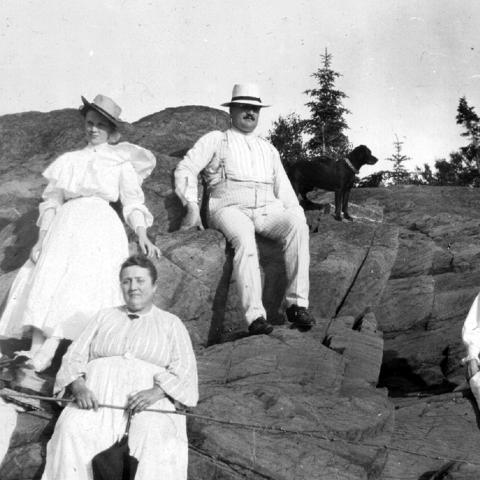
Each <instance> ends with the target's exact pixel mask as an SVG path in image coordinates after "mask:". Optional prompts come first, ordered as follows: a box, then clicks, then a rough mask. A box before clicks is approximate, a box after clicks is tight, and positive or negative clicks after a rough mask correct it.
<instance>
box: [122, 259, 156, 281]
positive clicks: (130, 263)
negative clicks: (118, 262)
mask: <svg viewBox="0 0 480 480" xmlns="http://www.w3.org/2000/svg"><path fill="white" fill-rule="evenodd" d="M128 267H142V268H146V269H147V270H148V271H149V273H150V277H151V279H152V283H155V282H156V281H157V269H156V268H155V265H154V264H153V263H152V261H151V260H149V259H148V258H147V257H145V256H144V255H132V256H131V257H128V258H127V259H126V260H125V261H124V262H123V263H122V266H121V267H120V274H119V276H120V279H121V278H122V272H123V271H124V270H125V269H126V268H128Z"/></svg>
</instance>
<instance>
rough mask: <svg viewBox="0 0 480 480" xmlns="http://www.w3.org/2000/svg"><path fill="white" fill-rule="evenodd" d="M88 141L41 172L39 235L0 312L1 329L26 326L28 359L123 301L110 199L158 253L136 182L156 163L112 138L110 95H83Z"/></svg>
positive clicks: (9, 331) (119, 233) (14, 334)
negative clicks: (29, 337)
mask: <svg viewBox="0 0 480 480" xmlns="http://www.w3.org/2000/svg"><path fill="white" fill-rule="evenodd" d="M82 101H83V106H82V107H81V109H80V112H81V114H82V115H83V116H84V117H85V133H86V138H87V142H88V145H87V146H86V147H85V148H83V149H81V150H77V151H73V152H68V153H65V154H63V155H61V156H60V157H59V158H57V159H56V160H55V161H54V162H53V163H52V164H51V165H50V166H49V167H48V168H47V169H46V170H45V172H44V173H43V176H44V177H45V178H46V179H47V180H48V185H47V187H46V188H45V191H44V192H43V195H42V198H43V202H42V203H40V206H39V211H40V214H39V218H38V221H37V225H38V227H39V234H38V241H37V243H36V244H35V245H34V247H33V248H32V251H31V254H30V258H29V260H28V261H27V262H26V263H25V265H24V266H23V267H22V268H21V269H20V271H19V273H18V274H17V277H16V278H15V280H14V282H13V284H12V287H11V289H10V292H9V296H8V299H7V303H6V307H5V310H4V312H3V315H2V317H1V319H0V336H1V337H4V338H5V337H6V338H21V337H22V335H23V333H24V332H25V331H26V330H30V329H31V330H32V345H31V349H30V351H28V352H21V353H22V354H25V355H26V356H27V357H29V361H28V364H29V365H30V366H31V367H33V368H34V369H35V370H36V371H37V372H40V371H43V370H45V369H46V368H48V366H50V364H51V361H52V358H53V356H54V354H55V351H56V349H57V346H58V344H59V342H60V340H61V339H62V338H66V339H71V340H74V339H76V338H77V337H78V336H79V335H80V333H81V332H82V330H83V328H84V327H85V325H86V323H87V322H88V321H89V320H90V318H91V316H92V315H93V314H95V313H96V312H98V311H99V310H100V309H102V308H106V307H111V306H116V305H120V304H122V295H121V291H120V287H119V285H118V282H117V281H116V275H117V272H118V270H119V267H120V265H121V264H122V262H123V261H124V260H125V259H126V258H127V257H128V240H127V235H126V233H125V229H124V227H123V225H122V222H121V220H120V218H119V217H118V215H117V213H116V212H115V211H114V210H113V208H112V207H111V206H110V205H109V202H115V201H117V200H120V201H121V203H122V207H123V216H124V218H125V221H126V222H127V223H128V224H129V225H130V226H131V227H132V229H133V230H134V231H135V232H136V234H137V236H138V243H139V246H140V249H141V250H142V252H143V253H144V254H146V255H148V256H149V257H153V256H159V254H160V252H159V250H158V248H157V247H156V246H155V245H154V244H152V243H151V242H150V240H149V239H148V237H147V233H146V231H147V228H148V227H149V226H151V225H152V223H153V217H152V215H151V213H150V212H149V211H148V209H147V208H146V206H145V204H144V195H143V191H142V188H141V184H142V181H143V179H144V178H146V177H147V176H148V175H149V174H150V173H151V171H152V170H153V168H154V167H155V157H154V156H153V154H152V153H151V152H150V151H148V150H146V149H144V148H142V147H138V146H136V145H133V144H131V143H127V142H122V143H117V144H115V142H118V139H119V137H120V135H119V133H118V125H119V123H120V122H121V120H120V118H119V117H120V112H121V109H120V107H119V106H118V105H117V104H116V103H115V102H114V101H113V100H112V99H110V98H109V97H106V96H104V95H97V96H96V97H95V99H94V100H93V102H89V101H87V100H86V99H85V98H84V97H82Z"/></svg>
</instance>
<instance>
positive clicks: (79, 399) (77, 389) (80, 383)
mask: <svg viewBox="0 0 480 480" xmlns="http://www.w3.org/2000/svg"><path fill="white" fill-rule="evenodd" d="M70 390H71V391H72V393H73V396H74V397H75V403H76V404H77V407H78V408H81V409H84V410H90V409H92V408H93V409H94V410H95V411H96V410H97V409H98V400H97V397H95V395H94V393H93V392H92V391H91V390H90V389H89V388H87V386H86V384H85V380H84V379H83V378H82V377H80V378H77V379H76V380H74V381H73V382H72V383H71V384H70Z"/></svg>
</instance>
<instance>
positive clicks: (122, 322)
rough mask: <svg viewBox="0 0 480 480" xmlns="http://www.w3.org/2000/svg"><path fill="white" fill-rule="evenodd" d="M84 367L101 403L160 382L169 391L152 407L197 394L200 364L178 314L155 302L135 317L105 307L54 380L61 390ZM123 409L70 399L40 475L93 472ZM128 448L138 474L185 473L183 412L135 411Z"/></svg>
mask: <svg viewBox="0 0 480 480" xmlns="http://www.w3.org/2000/svg"><path fill="white" fill-rule="evenodd" d="M82 374H83V375H85V381H86V384H87V387H88V388H89V389H90V390H92V391H93V393H94V394H95V396H96V398H97V399H98V401H99V403H100V404H107V405H118V406H125V405H126V403H127V397H128V395H130V394H132V393H136V392H138V391H140V390H144V389H149V388H152V387H153V386H154V385H158V386H159V387H161V388H162V389H163V391H164V392H165V393H166V394H167V395H168V397H169V398H163V399H161V400H159V401H157V402H156V403H154V404H153V405H152V406H151V407H150V408H156V409H162V410H167V411H175V406H174V403H173V401H172V400H176V401H178V402H180V403H182V404H183V405H186V406H195V404H196V403H197V401H198V380H197V366H196V362H195V356H194V353H193V349H192V344H191V341H190V337H189V335H188V332H187V329H186V328H185V327H184V325H183V324H182V322H181V320H180V319H179V318H178V317H176V316H175V315H172V314H170V313H168V312H165V311H163V310H160V309H159V308H157V307H155V306H152V308H151V310H150V311H149V312H147V313H144V314H141V315H140V317H139V318H137V319H135V320H130V319H129V318H128V316H127V311H126V310H125V308H124V307H117V308H110V309H107V310H104V311H102V312H100V313H99V314H98V315H97V317H96V318H94V319H93V320H92V321H91V322H90V323H89V324H88V325H87V327H86V328H85V329H84V331H83V333H82V334H81V335H80V337H79V338H78V339H77V340H76V341H75V342H73V343H72V345H71V346H70V348H69V350H68V351H67V353H66V354H65V356H64V358H63V362H62V367H61V368H60V370H59V372H58V375H57V379H56V383H55V392H60V391H61V390H63V389H64V388H65V387H66V386H67V385H69V384H70V383H71V382H72V381H74V380H75V379H77V378H78V377H79V376H81V375H82ZM125 424H126V415H125V413H124V411H123V410H114V409H110V408H99V409H98V410H97V411H94V410H81V409H79V408H77V407H76V406H75V405H69V406H67V407H66V408H65V409H64V410H63V412H62V414H61V415H60V417H59V419H58V421H57V424H56V426H55V431H54V433H53V436H52V438H51V440H50V442H49V443H48V445H47V460H46V466H45V471H44V473H43V477H42V480H60V479H62V480H63V479H65V480H67V479H68V480H92V479H93V474H92V466H91V461H92V458H93V457H94V456H95V455H96V454H97V453H100V452H101V451H103V450H105V449H107V448H109V447H110V446H112V445H113V444H114V443H115V442H116V441H117V440H119V439H120V438H121V437H122V435H123V432H124V431H125ZM128 443H129V447H130V454H131V455H132V456H134V457H135V458H137V460H138V462H139V464H138V470H137V473H136V476H135V480H162V479H165V480H167V479H168V480H186V479H187V467H188V441H187V432H186V422H185V416H183V415H176V414H165V413H155V412H140V413H138V414H136V415H134V416H133V418H132V423H131V426H130V434H129V440H128Z"/></svg>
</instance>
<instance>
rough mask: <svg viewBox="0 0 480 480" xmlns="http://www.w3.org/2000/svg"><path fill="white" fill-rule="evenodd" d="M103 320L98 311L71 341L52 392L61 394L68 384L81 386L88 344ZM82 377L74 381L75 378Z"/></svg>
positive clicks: (88, 356)
mask: <svg viewBox="0 0 480 480" xmlns="http://www.w3.org/2000/svg"><path fill="white" fill-rule="evenodd" d="M102 320H103V314H102V312H100V313H99V314H97V315H96V316H95V317H94V318H93V319H92V320H90V322H89V323H88V324H87V326H86V327H85V329H84V330H83V332H82V333H81V334H80V336H79V337H78V338H77V339H76V340H74V341H73V342H72V344H71V345H70V347H69V348H68V350H67V352H66V353H65V355H64V356H63V359H62V365H61V367H60V369H59V370H58V373H57V376H56V378H55V385H54V388H53V392H54V394H55V395H62V393H63V392H64V390H65V388H66V387H68V386H71V387H72V386H73V388H75V386H81V384H82V381H84V380H83V377H84V375H85V372H86V368H87V363H88V361H89V359H90V345H91V343H92V341H93V340H94V338H95V336H96V335H97V332H98V327H99V325H100V324H101V322H102ZM80 378H81V379H82V381H79V382H77V383H75V381H76V380H78V379H80ZM74 383H75V385H74ZM72 393H73V391H72ZM74 395H75V394H74Z"/></svg>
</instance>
